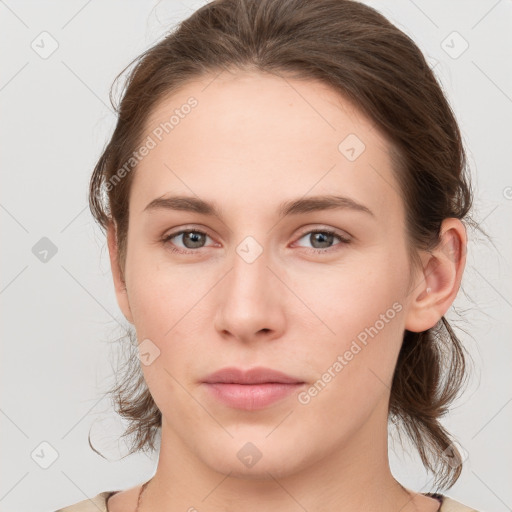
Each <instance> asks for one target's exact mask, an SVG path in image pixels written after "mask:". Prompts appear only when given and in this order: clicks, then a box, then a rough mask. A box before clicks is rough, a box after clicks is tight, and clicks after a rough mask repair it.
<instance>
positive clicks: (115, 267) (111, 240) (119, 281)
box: [107, 222, 133, 324]
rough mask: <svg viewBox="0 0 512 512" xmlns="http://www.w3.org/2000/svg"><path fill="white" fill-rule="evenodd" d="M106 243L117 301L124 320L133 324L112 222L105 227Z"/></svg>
mask: <svg viewBox="0 0 512 512" xmlns="http://www.w3.org/2000/svg"><path fill="white" fill-rule="evenodd" d="M107 243H108V252H109V255H110V268H111V270H112V277H113V278H114V288H115V292H116V297H117V303H118V304H119V307H120V308H121V311H122V312H123V315H124V316H125V318H126V320H128V322H130V323H131V324H133V316H132V312H131V309H130V303H129V301H128V291H127V289H126V283H125V281H124V280H123V278H122V276H121V268H120V266H119V251H118V245H117V236H116V227H115V224H114V222H111V223H110V224H109V226H108V228H107Z"/></svg>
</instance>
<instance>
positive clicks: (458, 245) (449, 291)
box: [405, 218, 467, 332]
mask: <svg viewBox="0 0 512 512" xmlns="http://www.w3.org/2000/svg"><path fill="white" fill-rule="evenodd" d="M440 238H441V241H440V243H439V244H438V246H437V247H435V248H434V249H433V250H431V251H429V252H425V253H424V254H423V255H422V256H423V257H422V261H423V269H422V271H421V273H420V274H419V275H418V278H417V279H416V282H415V284H414V286H415V287H414V288H413V289H412V291H411V292H410V295H409V297H408V299H409V310H408V313H407V317H406V324H405V328H406V329H407V330H409V331H412V332H422V331H426V330H427V329H430V328H431V327H434V326H435V325H436V324H437V322H438V321H439V320H440V319H441V317H442V316H443V315H444V314H445V313H446V312H447V311H448V309H449V308H450V306H451V305H452V303H453V301H454V300H455V297H456V296H457V292H458V291H459V287H460V283H461V280H462V274H463V272H464V267H465V265H466V246H467V238H466V228H465V226H464V224H462V222H461V221H460V220H459V219H455V218H449V219H445V220H444V221H443V223H442V225H441V233H440Z"/></svg>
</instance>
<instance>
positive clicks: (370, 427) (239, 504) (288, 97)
mask: <svg viewBox="0 0 512 512" xmlns="http://www.w3.org/2000/svg"><path fill="white" fill-rule="evenodd" d="M214 77H215V75H212V76H208V77H204V78H202V79H201V80H198V81H195V82H193V83H190V84H188V85H186V86H185V87H184V88H183V89H181V90H180V91H178V92H176V93H175V94H173V95H172V96H169V97H168V98H166V99H165V100H164V101H162V102H160V103H159V105H158V106H157V108H156V109H155V111H154V112H152V113H151V115H150V118H149V120H148V123H147V125H146V131H145V135H146V136H148V135H151V134H152V133H154V132H153V130H154V129H155V127H157V126H159V124H160V123H162V122H164V121H165V120H168V119H169V117H170V116H171V115H172V113H173V111H174V110H175V109H176V108H180V106H181V105H184V104H185V103H186V102H187V99H188V98H189V97H191V96H193V97H194V98H196V99H197V102H198V104H197V106H196V107H195V108H194V109H193V110H192V111H191V112H190V113H189V114H188V115H186V116H184V117H183V118H182V119H180V121H179V124H177V125H176V126H175V127H174V129H173V130H172V131H171V132H170V133H168V134H166V135H165V136H164V137H163V138H162V140H161V141H157V142H158V143H157V144H156V146H155V147H154V148H152V149H151V151H149V153H148V154H147V156H145V157H144V158H143V159H142V161H141V162H140V163H139V165H138V167H137V169H136V170H135V171H132V172H135V176H134V182H133V184H132V190H131V195H130V214H129V231H128V252H127V259H126V267H125V280H124V281H123V279H122V277H121V274H120V272H119V265H118V253H117V247H116V244H115V231H114V226H111V229H110V230H109V233H108V244H109V253H110V258H111V266H112V272H113V277H114V284H115V290H116V296H117V300H118V303H119V306H120V308H121V310H122V312H123V314H124V316H125V317H126V318H127V320H128V321H129V322H130V323H132V324H133V325H134V327H135V330H136V332H137V337H138V340H139V342H142V341H143V340H145V339H149V340H150V342H151V343H152V344H153V345H152V346H156V347H158V350H159V356H158V357H157V358H156V359H155V360H154V361H153V362H151V364H149V365H142V369H143V372H144V377H145V379H146V382H147V384H148V387H149V389H150V391H151V394H152V396H153V398H154V400H155V402H156V404H157V406H158V407H159V409H160V410H161V412H162V416H163V423H162V442H161V448H160V455H159V461H158V467H157V471H156V474H155V476H154V477H153V479H152V480H151V482H150V484H149V485H148V487H147V488H146V490H145V492H144V495H143V499H142V501H141V507H140V509H139V512H149V511H151V510H166V511H168V512H174V511H178V510H179V511H183V510H189V509H191V507H196V509H197V510H199V511H200V510H206V509H208V510H209V511H212V512H220V511H233V512H234V511H235V510H236V511H237V512H255V511H261V510H272V509H279V510H280V511H283V512H292V511H294V512H295V511H297V510H300V509H301V507H303V508H305V509H306V510H308V512H320V511H325V510H337V511H340V512H348V511H350V512H353V511H354V510H379V512H391V511H393V512H397V511H399V510H400V512H413V511H421V512H434V511H436V510H438V508H439V502H438V501H437V500H434V499H432V498H429V497H427V496H424V495H422V494H419V493H414V492H412V491H409V492H407V491H406V490H405V489H404V488H403V487H402V486H401V485H400V484H399V483H398V482H397V481H396V480H395V479H394V478H393V475H392V473H391V471H390V468H389V460H388V439H387V419H388V418H387V415H388V404H389V393H390V385H391V381H392V377H393V371H394V368H395V365H396V359H397V357H398V353H399V350H400V346H401V341H402V336H403V332H404V330H405V329H408V330H410V331H417V332H419V331H423V330H426V329H428V328H430V327H433V326H434V325H435V324H436V323H437V321H438V320H439V319H440V318H441V316H442V315H444V314H445V313H446V311H447V310H448V308H449V307H450V306H451V304H452V302H453V300H454V299H455V297H456V295H457V292H458V289H459V286H460V282H461V278H462V273H463V270H464V266H465V251H464V250H463V248H464V247H465V245H466V231H465V228H464V226H463V224H462V223H461V222H460V221H458V220H457V219H446V220H445V221H444V222H443V225H442V241H443V242H442V244H441V245H440V247H439V248H438V249H435V250H434V251H432V252H431V253H420V257H421V262H422V266H421V268H413V267H412V266H411V265H412V263H411V262H410V261H409V258H408V254H407V248H408V240H407V238H406V234H405V233H406V232H405V206H404V204H403V200H402V197H401V195H400V192H399V186H398V184H397V181H396V179H395V176H394V171H393V168H392V164H391V160H390V156H389V144H388V141H387V140H386V138H385V137H384V136H383V135H382V134H381V133H380V132H379V130H378V129H377V128H376V126H374V124H373V123H372V122H370V121H369V120H368V119H367V118H366V117H364V116H363V115H362V114H361V113H360V112H359V111H358V110H357V109H355V108H354V107H353V105H351V103H350V102H348V101H347V100H346V99H344V98H342V97H340V96H339V95H338V94H337V93H336V92H335V91H333V90H331V89H329V88H328V87H326V86H325V85H323V84H321V83H317V82H311V81H308V82H305V81H296V80H291V79H287V80H284V79H282V78H278V77H274V76H272V75H266V74H265V75H263V74H257V73H238V74H236V75H232V74H228V73H226V72H224V73H222V74H221V75H219V76H217V77H216V78H214ZM349 134H355V135H356V137H357V139H358V140H359V141H362V142H363V143H364V151H362V152H360V154H359V155H357V157H356V158H353V157H354V152H351V151H349V153H348V156H349V157H350V158H347V152H346V149H347V147H346V146H343V145H342V146H341V149H340V148H339V145H340V142H342V141H343V140H345V139H346V137H347V136H348V135H349ZM153 138H154V135H153ZM349 140H350V144H349V147H348V149H349V150H350V147H354V140H356V139H349ZM356 142H357V140H356ZM358 147H359V148H361V147H362V146H358ZM356 154H357V150H356ZM171 194H172V195H186V196H189V197H192V198H200V199H202V200H204V201H208V202H214V203H216V205H217V206H218V208H219V209H220V212H221V217H219V216H209V215H206V214H204V213H197V212H191V211H180V210H170V209H154V210H145V208H146V205H148V204H149V203H150V202H151V201H153V200H154V199H155V198H159V197H162V196H164V195H171ZM317 195H336V196H344V197H349V198H351V199H352V200H353V201H355V202H357V203H359V204H361V205H364V206H365V207H366V208H368V209H369V210H370V211H371V213H368V212H366V211H362V210H360V209H359V210H358V209H353V208H339V209H324V210H318V211H308V212H302V213H298V214H291V215H288V216H286V217H283V218H280V217H279V214H278V209H279V206H280V205H281V203H282V202H283V201H289V200H295V199H301V198H302V199H304V198H310V197H312V196H317ZM182 229H199V230H201V231H204V232H206V234H207V236H205V237H204V244H203V245H202V246H199V247H198V245H197V237H199V240H200V234H196V239H195V240H196V245H191V242H192V240H191V239H190V238H187V235H183V234H180V235H178V234H176V236H174V237H173V238H172V239H170V240H167V241H165V242H164V241H163V238H164V236H166V235H169V234H175V233H178V231H180V230H182ZM325 229H329V230H332V231H334V232H335V236H334V237H333V238H332V239H331V240H332V241H331V243H330V245H329V244H328V245H325V242H324V245H323V246H319V245H318V235H315V233H318V232H321V233H325ZM311 231H314V233H313V234H311V233H310V232H311ZM248 236H250V237H252V240H255V241H256V244H255V243H254V242H251V243H252V244H253V245H251V246H247V245H244V244H242V247H243V248H246V249H247V248H249V250H250V251H254V250H255V249H254V248H255V247H259V248H261V251H262V252H261V254H259V256H258V257H257V258H255V259H254V261H252V262H250V263H248V261H247V260H246V259H244V258H243V257H241V256H240V254H242V253H238V252H237V247H239V246H240V243H241V242H242V241H244V240H245V243H247V240H246V237H248ZM324 236H325V235H324ZM339 237H341V238H339ZM343 238H344V239H346V240H349V241H350V242H349V243H344V242H343V241H342V239H343ZM185 244H187V245H185ZM313 244H315V245H313ZM172 247H174V248H175V249H177V250H181V251H188V252H186V253H176V252H172V250H171V248H172ZM315 250H316V251H317V252H315ZM427 290H428V291H427ZM379 320H380V322H379ZM371 326H374V328H375V327H376V329H377V331H378V332H377V334H374V335H373V336H372V337H368V339H367V343H366V344H362V343H361V342H360V343H359V344H358V345H359V348H360V350H359V351H357V352H356V350H357V349H354V345H353V342H354V340H360V335H361V333H363V332H365V328H369V327H371ZM358 336H359V338H358ZM351 347H352V348H351ZM347 351H348V352H352V356H350V354H348V353H347ZM338 356H341V357H342V358H343V361H344V362H343V364H342V365H341V369H339V370H337V369H336V368H335V366H336V365H335V362H336V361H339V359H337V358H338ZM226 366H239V367H243V368H250V367H253V366H265V367H270V368H273V369H276V370H280V371H282V372H284V373H287V374H290V375H293V376H296V377H300V379H301V380H302V381H303V382H304V383H305V384H304V386H303V387H302V388H301V392H302V395H300V394H299V393H295V394H293V395H291V396H288V397H286V398H284V399H282V400H280V401H278V402H276V403H273V404H271V405H270V406H268V407H266V408H264V409H260V410H257V411H246V410H241V409H237V408H233V407H229V406H227V405H225V404H223V403H220V402H219V401H218V400H216V399H215V397H213V396H212V394H211V393H210V392H209V391H208V389H206V387H205V385H204V384H203V380H204V378H205V377H206V376H207V375H208V374H210V373H211V372H213V371H216V370H218V369H220V368H223V367H226ZM339 367H340V365H338V366H337V368H339ZM329 369H330V370H329ZM329 371H330V375H331V378H330V379H329V378H328V377H325V374H326V373H329ZM319 379H322V381H323V382H324V383H325V384H326V385H325V386H324V387H323V389H321V391H319V392H318V391H317V392H316V393H315V392H314V390H313V391H311V389H312V387H314V384H315V383H316V382H318V380H319ZM299 395H300V396H299ZM301 397H302V399H301ZM248 442H250V443H252V445H254V446H256V447H257V449H258V451H259V453H260V454H261V458H260V459H259V460H258V462H257V463H256V464H254V465H253V466H252V467H248V466H246V465H244V464H243V463H241V460H240V459H239V457H238V456H237V454H238V453H239V451H240V449H241V448H242V447H244V446H245V445H246V444H247V443H248ZM139 491H140V486H137V487H134V488H131V489H128V490H125V491H122V492H119V493H118V494H116V495H114V496H113V497H112V498H111V499H110V500H109V501H108V509H109V511H110V512H121V511H122V512H134V511H135V510H136V502H137V498H138V495H139ZM203 500H204V501H203Z"/></svg>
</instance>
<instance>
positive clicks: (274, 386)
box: [203, 367, 305, 411]
mask: <svg viewBox="0 0 512 512" xmlns="http://www.w3.org/2000/svg"><path fill="white" fill-rule="evenodd" d="M203 384H204V385H205V386H206V388H207V389H208V390H209V392H210V393H211V394H212V396H213V397H214V398H216V399H217V400H219V401H220V402H222V403H224V404H225V405H228V406H229V407H233V408H235V409H245V410H249V411H252V410H257V409H263V408H265V407H268V406H269V405H271V404H273V403H275V402H277V401H279V400H282V399H284V398H286V397H288V396H289V395H290V394H292V393H294V392H295V391H297V390H298V389H299V388H301V387H302V386H303V385H304V384H305V382H304V381H302V380H300V379H298V378H295V377H292V376H290V375H286V374H285V373H282V372H279V371H277V370H272V369H270V368H263V367H257V368H251V369H249V370H243V369H241V368H234V367H230V368H223V369H221V370H219V371H217V372H215V373H212V374H211V375H209V376H208V377H207V378H206V379H205V380H204V381H203Z"/></svg>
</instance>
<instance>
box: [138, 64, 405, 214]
mask: <svg viewBox="0 0 512 512" xmlns="http://www.w3.org/2000/svg"><path fill="white" fill-rule="evenodd" d="M142 139H143V140H146V141H148V140H151V141H152V142H151V146H153V147H152V148H151V150H150V151H149V152H147V155H146V156H144V157H143V158H142V159H141V161H140V162H139V164H138V166H137V169H136V172H135V176H134V181H133V184H132V192H131V198H130V204H131V207H130V210H132V209H133V211H135V212H142V210H143V209H144V207H145V206H146V204H147V203H148V202H150V201H151V200H152V199H154V198H155V197H158V196H161V195H163V194H166V193H188V194H194V195H197V196H199V197H202V198H205V199H211V200H213V201H216V202H218V203H219V204H220V203H231V204H233V205H235V206H243V207H244V208H245V209H247V208H251V207H253V208H254V209H255V210H257V209H258V208H260V209H261V208H263V207H269V206H270V205H271V204H272V203H275V204H276V205H277V204H278V203H281V202H282V201H283V199H287V198H288V197H290V198H296V197H297V196H304V195H307V194H312V195H313V194H315V195H316V194H323V193H343V195H347V196H351V197H352V198H354V199H355V200H358V201H360V202H362V203H363V204H367V203H370V204H372V206H373V208H372V210H374V211H377V212H378V211H379V210H385V209H389V208H390V207H392V203H397V202H400V194H399V193H398V185H397V184H396V181H395V178H394V176H393V170H392V164H391V158H390V153H389V148H390V146H389V143H388V141H387V140H386V138H385V136H384V135H383V134H382V133H381V131H380V130H379V129H378V128H377V126H376V125H375V124H374V123H373V122H372V121H371V120H369V119H368V118H367V117H366V116H364V115H363V114H362V113H361V112H360V111H359V110H358V109H357V108H356V107H355V106H354V104H353V103H351V102H350V101H349V100H347V98H345V97H342V96H341V95H340V94H339V93H337V92H336V91H334V90H333V89H331V88H330V87H328V86H327V85H325V84H323V83H321V82H318V81H311V80H309V81H305V80H295V79H290V78H283V77H277V76H274V75H269V74H262V73H237V74H230V73H227V72H223V73H221V74H220V75H208V76H205V77H202V78H200V79H198V80H194V81H192V82H190V83H188V84H187V85H186V86H184V87H182V88H181V89H180V90H179V91H177V92H174V93H173V94H171V95H168V96H167V97H166V98H164V99H163V100H161V101H160V102H159V103H158V104H157V106H156V107H155V109H154V110H153V112H152V113H151V114H150V116H149V117H148V119H147V121H146V125H145V130H144V134H143V138H142ZM219 196H221V197H219ZM395 206H396V205H395ZM398 207H400V205H398Z"/></svg>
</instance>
